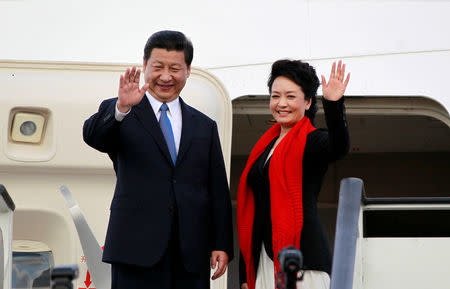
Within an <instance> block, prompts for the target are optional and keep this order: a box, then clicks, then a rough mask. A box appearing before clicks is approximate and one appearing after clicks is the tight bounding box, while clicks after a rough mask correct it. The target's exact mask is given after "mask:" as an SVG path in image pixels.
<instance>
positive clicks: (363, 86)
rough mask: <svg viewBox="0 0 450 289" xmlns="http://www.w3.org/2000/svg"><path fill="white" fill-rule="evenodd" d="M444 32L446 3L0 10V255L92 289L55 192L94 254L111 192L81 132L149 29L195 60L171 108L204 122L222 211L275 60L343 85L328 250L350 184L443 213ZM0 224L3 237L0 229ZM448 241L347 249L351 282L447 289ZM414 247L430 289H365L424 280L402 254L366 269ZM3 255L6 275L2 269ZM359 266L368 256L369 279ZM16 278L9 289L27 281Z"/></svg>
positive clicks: (447, 156) (107, 167)
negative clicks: (220, 175)
mask: <svg viewBox="0 0 450 289" xmlns="http://www.w3.org/2000/svg"><path fill="white" fill-rule="evenodd" d="M449 16H450V1H444V0H442V1H408V0H399V1H389V0H384V1H374V0H366V1H358V0H354V1H341V0H337V1H320V0H316V1H314V0H310V1H306V0H297V1H294V0H290V1H287V0H282V1H276V2H275V1H265V0H263V1H234V0H232V1H222V2H219V1H216V2H214V1H205V0H194V1H176V2H159V3H153V1H136V0H129V1H87V0H81V1H72V0H67V1H56V0H41V1H31V0H0V27H2V28H1V29H0V31H1V32H0V35H1V43H2V45H0V88H1V89H2V91H1V95H0V184H3V185H4V186H5V188H6V189H7V191H8V193H9V195H10V196H11V198H12V200H13V201H14V203H15V205H16V209H15V211H14V213H13V217H11V214H10V213H9V212H8V215H7V216H8V217H7V221H5V222H3V221H2V223H1V224H2V230H3V238H4V240H5V242H6V243H7V242H8V238H10V239H12V240H13V243H12V247H13V249H12V251H14V250H15V252H20V253H27V252H28V253H29V252H41V255H45V254H44V253H45V252H51V255H52V258H51V262H50V261H49V262H50V263H49V266H53V265H60V264H78V265H79V267H80V277H79V278H78V279H77V280H76V281H75V286H76V288H95V286H96V285H95V280H92V278H91V276H90V274H89V275H88V272H87V265H86V256H85V254H84V253H83V250H82V247H81V244H80V241H79V238H78V234H77V231H76V228H75V226H74V224H73V221H72V217H71V215H70V213H69V210H68V208H67V206H66V203H65V201H64V198H63V197H62V196H61V194H60V193H59V188H60V186H61V185H66V186H67V187H68V188H69V189H70V190H71V192H72V193H73V196H74V198H75V199H76V200H77V202H78V204H79V205H80V207H81V210H82V211H83V213H84V216H85V217H86V220H87V222H88V223H89V225H90V227H91V229H92V231H93V233H94V235H95V237H96V239H97V240H98V242H99V243H100V246H101V245H102V242H103V240H104V236H105V233H106V225H107V220H108V217H109V205H110V201H111V198H112V193H113V189H114V185H115V176H114V172H113V170H112V166H111V162H110V160H109V159H108V158H107V156H106V155H104V154H101V153H99V152H97V151H95V150H93V149H91V148H89V147H88V146H87V145H86V144H84V142H83V140H82V125H83V122H84V120H85V119H86V118H88V117H89V116H90V115H91V114H93V113H94V112H95V111H96V110H97V108H98V105H99V104H100V102H101V100H102V99H106V98H110V97H115V96H116V95H117V87H118V79H119V75H120V74H121V73H122V72H123V71H124V70H125V69H126V68H127V67H131V66H133V65H136V66H141V65H142V55H143V48H144V45H145V42H146V40H147V38H148V37H149V36H150V35H151V34H152V33H153V32H156V31H159V30H163V29H170V30H180V31H183V32H184V33H185V34H186V35H187V36H188V37H189V38H190V39H191V40H192V42H193V44H194V61H193V73H192V75H191V77H190V79H189V80H188V84H187V87H186V88H185V90H184V91H183V92H182V94H181V96H182V97H183V98H184V99H185V100H187V102H188V103H189V104H191V105H193V106H195V107H197V108H198V109H200V110H201V111H203V112H205V113H206V114H208V115H209V116H211V117H212V118H214V119H216V121H217V122H218V124H219V134H220V138H221V143H222V149H223V152H224V158H225V162H226V165H227V169H228V173H229V179H230V186H231V194H232V199H233V200H235V199H236V183H237V181H238V179H239V175H240V172H241V171H242V166H243V163H244V162H245V159H246V157H247V156H248V154H249V152H250V149H251V147H252V146H253V144H254V143H255V141H256V140H257V139H258V137H259V136H260V135H261V134H262V132H264V131H265V130H266V129H267V128H268V124H267V122H266V121H267V120H268V119H270V112H269V110H268V90H267V86H266V81H267V78H268V74H269V72H270V66H271V64H272V63H273V62H274V61H275V60H277V59H280V58H293V59H302V60H305V61H308V62H310V63H311V64H313V66H314V67H315V68H316V70H317V73H318V75H320V74H323V75H325V77H328V75H329V71H330V68H331V64H332V63H333V61H336V60H339V59H341V60H343V61H344V62H345V63H346V65H347V70H348V71H349V72H350V73H351V79H350V84H349V86H348V88H347V91H346V97H347V100H346V104H347V113H348V116H349V127H350V132H351V152H350V154H349V156H348V157H346V158H345V159H344V160H342V161H339V162H338V163H337V164H336V165H333V166H331V167H330V169H329V173H328V175H327V178H326V180H325V183H324V187H323V191H322V192H321V199H319V209H320V210H321V217H322V220H323V221H324V223H325V225H324V227H325V229H326V231H327V234H329V238H330V242H332V241H333V237H334V225H335V222H336V218H335V216H336V208H337V201H338V200H337V191H338V187H339V186H338V184H339V181H340V179H342V178H344V177H348V176H356V177H361V178H362V179H363V180H364V182H365V183H366V185H367V187H366V191H367V193H368V194H369V195H372V196H378V197H386V196H395V197H404V196H413V197H416V196H420V197H422V196H432V197H449V196H450V183H449V181H448V176H449V175H450V129H449V127H450V116H449V111H450V94H449V89H448V83H449V81H448V78H449V77H448V76H449V73H448V69H449V67H450V36H449V35H450V17H449ZM318 93H319V95H320V94H321V89H320V88H319V92H318ZM36 115H37V117H36ZM16 117H17V118H16ZM321 118H322V120H321ZM15 119H16V120H17V125H16V126H15V124H14V123H15V122H14V120H15ZM27 120H33V121H35V122H36V123H37V124H38V129H39V127H41V128H42V130H43V133H42V136H41V138H39V139H34V137H35V136H32V137H31V138H27V137H25V138H23V136H22V135H21V134H20V127H19V126H20V124H21V123H23V122H25V121H27ZM39 124H40V125H39ZM318 126H323V114H322V113H321V112H319V115H318ZM369 207H370V206H369ZM396 208H397V209H398V208H399V206H397V207H396ZM417 208H422V209H423V208H426V210H435V209H439V210H448V206H446V205H439V204H438V205H433V206H424V205H417V206H416V207H412V208H411V207H410V206H409V207H408V206H404V207H401V206H400V209H401V210H406V209H411V210H416V209H417ZM369 209H370V208H369ZM375 210H376V209H375ZM12 219H13V226H12V231H11V232H10V234H9V235H8V233H5V229H4V227H3V226H4V225H3V223H5V226H6V225H7V223H8V222H12ZM436 221H442V220H438V219H437V220H436ZM361 226H362V225H361ZM7 230H9V229H6V231H7ZM362 230H363V229H362V227H361V230H360V231H362ZM447 237H448V236H447ZM447 237H439V238H429V237H427V238H407V239H408V240H407V241H408V243H404V242H403V241H405V238H404V239H402V242H401V243H396V241H394V240H392V239H391V238H383V239H380V241H377V240H372V239H371V240H369V241H367V242H366V243H364V244H369V245H370V246H372V247H371V249H374V248H375V249H374V250H369V249H367V252H366V254H364V252H363V251H364V248H366V247H364V246H365V245H364V244H363V245H361V244H362V243H358V244H359V245H358V246H359V247H358V250H359V251H358V254H357V257H358V258H360V259H359V261H357V264H359V265H357V266H360V267H358V268H356V270H355V272H356V275H357V277H355V278H356V279H357V278H361V279H358V280H355V282H354V288H364V289H369V288H370V289H371V288H428V287H429V288H445V286H447V285H446V284H449V283H448V282H449V281H450V280H449V277H444V276H450V274H448V273H449V272H448V269H447V268H449V267H450V266H449V262H448V260H450V255H449V253H448V250H447V249H445V248H448V245H449V244H450V239H449V238H447ZM361 238H362V235H361ZM431 239H433V240H431ZM377 242H378V243H377ZM427 242H428V243H427ZM430 242H431V243H430ZM374 243H376V244H375V245H372V244H374ZM380 243H382V244H381V245H380ZM236 245H237V244H236ZM369 245H367V246H369ZM379 245H380V246H379ZM10 246H11V245H10ZM389 246H391V247H389ZM417 246H419V247H426V248H427V249H426V251H424V252H426V253H427V254H425V253H423V254H422V255H420V256H429V255H430V254H431V253H432V252H433V250H434V252H435V253H436V254H437V256H438V257H439V260H441V261H439V262H437V261H436V260H435V259H433V258H431V259H430V260H429V261H430V262H429V263H433V262H434V264H435V265H433V266H431V267H432V268H433V270H435V271H434V273H428V274H431V275H428V276H432V277H433V278H435V279H433V280H436V281H433V282H434V283H431V284H430V283H426V282H425V281H427V282H429V280H425V279H431V278H427V277H426V276H422V277H421V276H420V274H419V273H416V274H412V275H415V276H416V277H415V278H411V276H410V275H405V274H406V273H405V274H403V273H399V274H397V276H401V280H400V281H399V280H398V279H395V278H394V277H392V278H391V279H383V280H385V281H384V282H381V283H380V280H379V279H377V278H376V276H378V275H377V274H382V275H385V274H386V271H383V270H387V269H386V268H388V269H392V270H395V269H397V270H399V271H401V272H406V271H408V270H409V271H410V272H413V273H414V272H420V270H421V269H424V268H422V267H423V266H421V265H417V266H415V267H414V266H412V265H411V263H412V262H411V261H409V259H407V256H406V255H407V252H403V253H402V255H401V258H400V259H399V258H397V259H395V261H393V260H394V259H389V260H390V261H389V262H387V263H388V264H389V265H390V266H385V265H384V266H381V265H380V264H384V263H383V262H386V260H384V261H383V260H380V259H382V258H379V256H380V255H381V252H389V253H388V254H387V255H390V256H391V255H395V254H394V253H395V252H399V251H400V248H411V250H414V248H417ZM4 248H5V253H4V256H5V261H4V262H5V264H4V265H5V270H8V268H11V265H12V262H13V260H12V259H11V256H10V254H11V250H6V249H7V248H8V246H5V247H4ZM361 248H363V249H361ZM142 249H143V250H145V248H142ZM47 255H48V254H47ZM47 255H46V256H47ZM360 255H364V256H366V257H367V258H368V256H371V258H372V259H370V262H372V263H370V262H369V263H367V262H366V263H364V262H363V261H361V260H362V259H363V258H362V257H361V256H360ZM375 257H377V258H375ZM42 260H43V259H42ZM374 260H376V261H374ZM399 260H400V261H399ZM358 262H359V263H358ZM361 262H362V263H361ZM361 264H362V265H361ZM427 264H428V263H427ZM8 266H9V267H8ZM23 266H25V265H23ZM403 266H404V268H403ZM431 267H430V268H431ZM13 268H14V267H13ZM21 268H22V269H21V270H24V271H23V272H22V273H21V274H22V275H21V276H22V277H23V276H25V275H26V273H24V272H25V271H26V270H25V269H24V268H26V266H25V267H21ZM42 268H44V267H42ZM367 268H375V269H373V270H368V269H367ZM19 269H20V268H19ZM19 269H18V267H17V266H16V267H15V269H12V270H13V272H6V273H5V274H6V275H5V278H4V282H3V286H4V287H3V288H40V287H31V286H33V285H32V284H31V283H30V282H28V283H26V282H25V281H24V282H25V283H26V284H25V283H23V284H25V285H17V284H16V285H14V284H12V279H11V278H9V277H8V276H10V275H11V274H14V273H16V274H17V273H18V272H14V270H16V271H17V270H19ZM9 270H11V269H9ZM39 270H41V269H39ZM39 270H38V271H39ZM42 270H44V269H42ZM42 270H41V271H39V272H41V273H42V272H43V271H42ZM28 274H31V273H28ZM392 274H394V276H396V275H395V272H393V273H392ZM361 276H365V279H364V278H362V277H361ZM405 276H406V277H405ZM23 278H24V280H25V279H27V278H28V279H27V280H35V279H36V276H35V277H32V276H28V275H27V276H25V277H23ZM236 278H237V262H234V263H233V264H231V265H230V268H229V270H228V278H226V277H224V278H221V279H220V280H219V281H217V282H215V283H214V284H213V286H214V288H227V287H228V288H234V287H235V286H236V282H237V281H236ZM399 278H400V277H399ZM363 279H364V280H363ZM386 280H387V281H386ZM16 282H17V280H16ZM14 286H16V287H14ZM20 286H23V287H20ZM27 286H28V287H27ZM36 286H37V285H36ZM389 286H392V287H389Z"/></svg>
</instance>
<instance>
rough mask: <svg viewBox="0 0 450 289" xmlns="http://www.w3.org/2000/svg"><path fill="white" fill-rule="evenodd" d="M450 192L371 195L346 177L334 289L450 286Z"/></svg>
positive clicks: (340, 200) (333, 276)
mask: <svg viewBox="0 0 450 289" xmlns="http://www.w3.org/2000/svg"><path fill="white" fill-rule="evenodd" d="M449 221H450V198H446V197H439V198H433V197H430V198H368V197H366V196H365V193H364V186H363V181H362V180H360V179H357V178H346V179H343V180H342V182H341V186H340V193H339V205H338V214H337V223H336V235H335V244H334V256H333V270H332V276H331V286H330V287H331V289H380V288H382V289H391V288H392V289H394V288H395V289H398V288H408V289H423V288H433V289H436V288H450V250H449V247H450V222H449Z"/></svg>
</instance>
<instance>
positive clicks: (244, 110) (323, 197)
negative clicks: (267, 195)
mask: <svg viewBox="0 0 450 289" xmlns="http://www.w3.org/2000/svg"><path fill="white" fill-rule="evenodd" d="M318 103H319V111H318V113H317V116H316V120H315V125H316V127H326V126H325V122H324V115H323V110H322V108H321V102H320V101H319V102H318ZM345 103H346V109H347V117H348V123H349V130H350V152H349V154H348V155H347V156H346V157H345V158H343V159H342V160H339V161H337V162H336V163H334V164H332V165H330V167H329V169H328V172H327V174H326V176H325V179H324V183H323V186H322V190H321V192H320V196H319V204H318V207H319V214H320V218H321V221H322V223H323V226H324V229H325V231H326V234H327V237H328V239H329V243H330V246H331V248H333V242H334V233H335V224H336V213H337V202H338V192H339V183H340V180H341V179H343V178H345V177H358V178H361V179H363V181H364V184H365V190H366V194H367V195H368V196H369V197H450V182H449V181H448V176H449V175H450V117H449V114H448V112H447V111H446V110H445V108H444V107H442V106H441V105H440V104H438V103H437V102H435V101H433V100H431V99H428V98H424V97H346V101H345ZM268 107H269V98H268V96H267V95H264V96H243V97H240V98H237V99H235V100H234V101H233V138H232V152H231V174H230V176H231V178H230V191H231V197H232V200H233V204H234V205H236V196H237V187H238V182H239V177H240V174H241V172H242V170H243V168H244V165H245V162H246V160H247V158H248V155H249V153H250V151H251V149H252V147H253V145H254V144H255V143H256V141H257V140H258V139H259V137H260V136H261V135H262V134H263V133H264V132H265V131H266V130H267V129H268V128H269V127H270V126H271V125H272V124H271V123H270V122H269V121H270V120H271V119H272V116H271V114H270V111H269V108H268ZM235 209H236V207H235V206H234V210H235ZM235 212H236V211H234V213H235ZM234 217H236V215H234ZM235 228H236V224H235ZM235 234H236V235H235V245H236V256H239V254H238V251H237V250H238V243H237V232H235ZM229 276H230V279H231V280H230V279H229V281H228V282H230V283H229V286H231V287H230V288H238V279H237V278H238V261H235V262H233V263H232V264H231V266H230V274H229Z"/></svg>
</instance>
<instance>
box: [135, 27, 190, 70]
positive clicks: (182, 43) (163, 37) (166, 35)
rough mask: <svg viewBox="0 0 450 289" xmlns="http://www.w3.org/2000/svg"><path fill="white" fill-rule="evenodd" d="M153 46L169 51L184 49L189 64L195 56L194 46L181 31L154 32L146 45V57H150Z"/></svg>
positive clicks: (188, 64) (146, 58)
mask: <svg viewBox="0 0 450 289" xmlns="http://www.w3.org/2000/svg"><path fill="white" fill-rule="evenodd" d="M153 48H163V49H166V50H167V51H173V50H175V51H183V52H184V60H185V62H186V64H187V66H188V67H189V66H191V63H192V58H193V57H194V47H193V46H192V42H191V40H189V39H188V38H187V37H186V36H185V35H184V34H183V33H181V32H179V31H171V30H163V31H159V32H156V33H154V34H152V35H151V36H150V37H149V38H148V40H147V43H146V44H145V47H144V59H145V61H147V60H148V59H149V58H150V55H151V53H152V50H153Z"/></svg>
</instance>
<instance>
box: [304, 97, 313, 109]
mask: <svg viewBox="0 0 450 289" xmlns="http://www.w3.org/2000/svg"><path fill="white" fill-rule="evenodd" d="M311 103H312V98H310V99H308V100H307V102H306V106H305V110H308V109H309V108H310V107H311Z"/></svg>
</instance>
